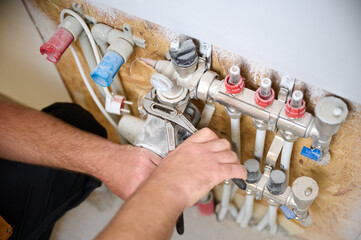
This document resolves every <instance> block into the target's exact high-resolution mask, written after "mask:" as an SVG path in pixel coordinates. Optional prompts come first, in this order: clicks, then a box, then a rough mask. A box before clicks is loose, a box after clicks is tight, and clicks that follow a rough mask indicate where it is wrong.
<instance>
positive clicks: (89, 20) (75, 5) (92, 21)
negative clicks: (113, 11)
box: [71, 2, 98, 25]
mask: <svg viewBox="0 0 361 240" xmlns="http://www.w3.org/2000/svg"><path fill="white" fill-rule="evenodd" d="M71 6H72V9H73V11H74V12H76V13H77V14H79V15H80V16H82V17H83V18H84V20H85V22H86V23H88V24H91V25H95V24H97V23H98V21H97V20H96V19H95V18H93V17H91V16H88V15H85V14H84V9H83V6H82V5H81V4H79V3H76V2H73V3H72V4H71Z"/></svg>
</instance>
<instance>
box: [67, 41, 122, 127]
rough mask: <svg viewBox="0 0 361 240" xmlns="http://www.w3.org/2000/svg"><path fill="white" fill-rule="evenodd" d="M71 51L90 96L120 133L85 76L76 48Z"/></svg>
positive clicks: (71, 47) (71, 48)
mask: <svg viewBox="0 0 361 240" xmlns="http://www.w3.org/2000/svg"><path fill="white" fill-rule="evenodd" d="M70 50H71V52H72V53H73V56H74V59H75V62H76V65H77V66H78V69H79V72H80V75H81V77H82V78H83V81H84V84H85V86H86V87H87V88H88V91H89V93H90V95H91V96H92V98H93V100H94V102H95V104H96V105H97V106H98V108H99V110H100V111H101V112H102V113H103V115H104V117H105V118H106V119H107V120H108V121H109V123H110V124H111V125H112V126H113V127H114V128H115V129H116V130H117V131H118V126H117V124H116V123H115V122H114V120H113V119H112V118H111V117H110V115H109V114H108V113H107V112H106V111H105V109H104V107H103V105H102V104H101V102H100V101H99V99H98V97H97V95H96V94H95V92H94V90H93V88H92V87H91V86H90V83H89V81H88V79H87V77H86V75H85V72H84V69H83V66H82V65H81V63H80V60H79V57H78V54H77V53H76V51H75V49H74V47H73V46H72V45H70Z"/></svg>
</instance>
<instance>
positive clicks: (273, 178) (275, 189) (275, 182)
mask: <svg viewBox="0 0 361 240" xmlns="http://www.w3.org/2000/svg"><path fill="white" fill-rule="evenodd" d="M285 181H286V174H285V173H284V172H282V171H281V170H273V171H272V172H271V175H270V177H269V179H268V181H267V189H268V191H269V192H270V193H272V194H274V195H279V194H282V193H283V192H284V191H285V189H286V185H285Z"/></svg>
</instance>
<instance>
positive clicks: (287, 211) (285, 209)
mask: <svg viewBox="0 0 361 240" xmlns="http://www.w3.org/2000/svg"><path fill="white" fill-rule="evenodd" d="M280 208H281V210H282V212H283V214H284V215H285V216H286V218H287V219H293V218H295V217H296V214H295V213H294V212H293V211H292V210H291V209H289V207H287V206H285V205H282V206H281V207H280Z"/></svg>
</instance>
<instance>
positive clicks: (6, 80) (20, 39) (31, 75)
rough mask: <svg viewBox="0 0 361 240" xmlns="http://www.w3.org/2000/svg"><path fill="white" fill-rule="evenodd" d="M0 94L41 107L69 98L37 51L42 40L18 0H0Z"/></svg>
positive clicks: (56, 73) (55, 75) (49, 65)
mask: <svg viewBox="0 0 361 240" xmlns="http://www.w3.org/2000/svg"><path fill="white" fill-rule="evenodd" d="M0 29H1V34H0V56H1V58H0V94H2V95H5V96H7V97H9V98H11V99H13V100H15V101H17V102H19V103H22V104H24V105H27V106H30V107H33V108H36V109H41V108H43V107H45V106H47V105H49V104H51V103H54V102H56V101H66V102H71V99H70V97H69V94H68V92H67V90H66V88H65V86H64V84H63V82H62V80H61V78H60V76H59V73H58V71H57V70H56V68H55V65H54V64H53V63H50V62H48V61H47V60H45V59H44V58H43V56H42V55H41V54H40V51H39V49H40V46H41V45H42V40H41V38H40V36H39V34H38V32H37V31H36V28H35V26H34V25H33V23H32V21H31V19H30V17H29V16H28V14H27V12H26V10H25V8H24V6H23V4H22V2H21V1H20V0H1V1H0Z"/></svg>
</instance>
